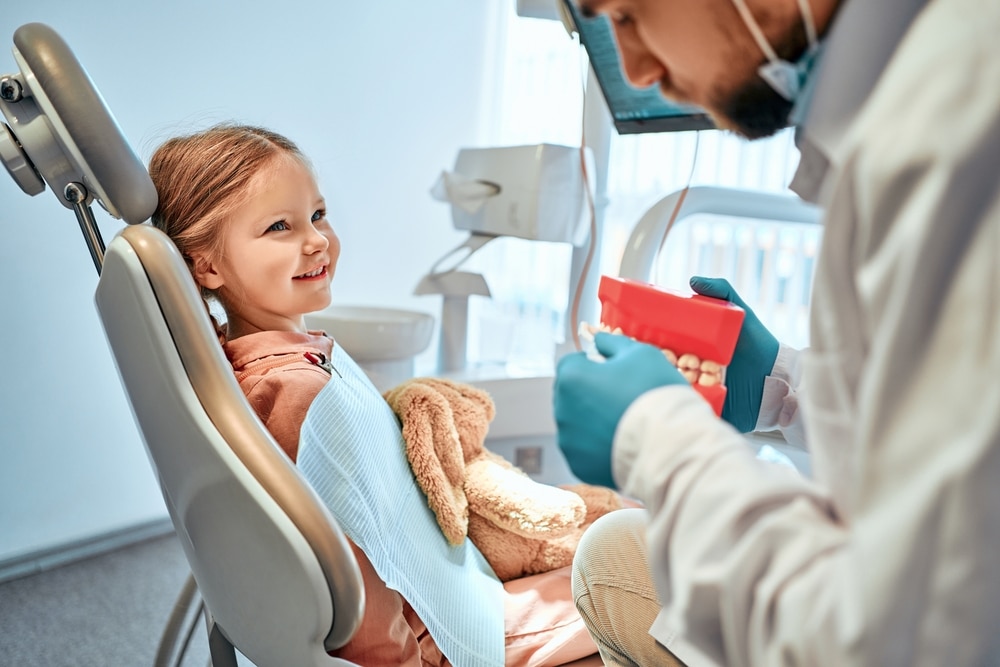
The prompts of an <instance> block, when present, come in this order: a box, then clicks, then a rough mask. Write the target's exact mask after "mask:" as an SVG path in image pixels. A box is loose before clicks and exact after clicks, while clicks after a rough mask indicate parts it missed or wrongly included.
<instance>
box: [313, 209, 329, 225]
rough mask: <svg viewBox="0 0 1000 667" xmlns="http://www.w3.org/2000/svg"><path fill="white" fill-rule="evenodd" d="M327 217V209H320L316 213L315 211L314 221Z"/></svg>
mask: <svg viewBox="0 0 1000 667" xmlns="http://www.w3.org/2000/svg"><path fill="white" fill-rule="evenodd" d="M325 217H326V211H325V210H324V209H318V210H317V211H316V212H315V213H313V216H312V221H313V222H318V221H320V220H322V219H323V218H325Z"/></svg>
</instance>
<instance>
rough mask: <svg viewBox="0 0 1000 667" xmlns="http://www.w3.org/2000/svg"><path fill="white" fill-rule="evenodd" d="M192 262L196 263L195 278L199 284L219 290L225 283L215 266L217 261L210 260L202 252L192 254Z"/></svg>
mask: <svg viewBox="0 0 1000 667" xmlns="http://www.w3.org/2000/svg"><path fill="white" fill-rule="evenodd" d="M191 262H192V263H193V264H194V272H193V273H194V279H195V282H197V283H198V284H199V285H201V286H202V287H204V288H205V289H210V290H217V289H219V288H220V287H222V285H223V282H224V281H223V279H222V274H221V273H219V271H218V269H217V268H216V266H215V263H214V262H212V261H210V260H209V259H208V257H206V256H205V255H204V254H202V253H198V254H196V255H192V256H191Z"/></svg>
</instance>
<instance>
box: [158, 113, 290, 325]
mask: <svg viewBox="0 0 1000 667" xmlns="http://www.w3.org/2000/svg"><path fill="white" fill-rule="evenodd" d="M282 156H291V157H294V158H296V159H298V160H300V161H301V162H302V163H303V164H305V165H307V166H308V165H309V161H308V160H307V159H306V157H305V156H304V155H303V154H302V152H301V151H300V150H299V148H298V146H296V145H295V144H294V143H293V142H292V141H291V140H289V139H288V138H287V137H284V136H282V135H280V134H278V133H276V132H272V131H271V130H267V129H265V128H262V127H255V126H252V125H240V124H235V123H222V124H219V125H214V126H212V127H210V128H208V129H206V130H203V131H201V132H196V133H194V134H189V135H185V136H178V137H174V138H172V139H168V140H167V141H166V142H164V143H163V144H162V145H161V146H160V147H159V148H157V149H156V151H155V152H154V153H153V156H152V158H151V159H150V161H149V175H150V177H151V178H152V179H153V184H154V185H155V186H156V194H157V196H158V198H159V204H158V205H157V207H156V211H155V212H154V213H153V216H152V218H151V222H152V224H153V225H154V226H155V227H157V228H159V229H160V230H162V231H163V232H165V233H166V234H167V236H169V237H170V238H171V239H172V240H173V242H174V244H175V245H176V246H177V249H178V250H179V251H180V253H181V256H183V257H184V261H185V262H187V265H188V268H189V269H191V270H192V271H193V269H194V266H193V262H192V259H191V258H192V255H193V254H195V253H204V254H206V255H208V256H209V257H219V256H221V254H222V252H223V248H222V239H223V236H224V235H223V232H224V231H225V225H226V224H227V222H228V220H229V219H230V217H231V215H232V213H233V211H235V210H236V209H237V208H238V207H239V206H240V205H242V204H243V203H245V202H246V200H247V198H248V197H249V196H251V194H252V190H251V188H252V187H253V186H254V185H256V183H255V182H254V181H255V179H256V178H257V177H258V176H259V175H260V174H261V172H262V171H263V170H264V169H265V168H267V167H269V166H270V165H271V164H272V163H273V162H274V161H275V160H276V159H277V158H279V157H282ZM201 291H202V296H203V297H204V298H206V299H208V298H211V297H212V296H213V295H212V293H211V292H210V291H208V290H205V289H202V290H201ZM206 305H207V304H206ZM212 320H213V323H215V318H214V317H213V318H212ZM216 329H217V330H218V331H219V335H220V339H224V337H223V333H222V331H221V329H220V327H218V324H217V323H216Z"/></svg>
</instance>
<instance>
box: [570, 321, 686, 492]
mask: <svg viewBox="0 0 1000 667" xmlns="http://www.w3.org/2000/svg"><path fill="white" fill-rule="evenodd" d="M594 344H595V345H596V347H597V351H598V352H600V353H601V355H602V356H604V357H605V360H604V361H603V362H602V361H594V360H592V359H588V358H587V356H586V355H585V354H584V353H583V352H577V353H574V354H570V355H567V356H565V357H563V358H562V359H560V361H559V365H558V366H557V368H556V378H555V388H554V391H553V402H554V407H555V418H556V426H557V427H558V442H559V448H560V449H561V450H562V452H563V454H564V455H565V456H566V461H567V463H569V467H570V469H571V470H572V471H573V474H575V475H576V476H577V477H579V478H580V479H581V480H582V481H584V482H587V483H589V484H600V485H603V486H608V487H611V488H614V487H615V483H614V479H613V478H612V475H611V445H612V442H613V440H614V436H615V429H616V428H617V427H618V421H619V420H620V419H621V416H622V415H623V414H624V413H625V410H626V409H627V408H628V407H629V405H631V404H632V401H634V400H635V399H636V398H638V397H639V396H640V395H641V394H644V393H646V392H647V391H649V390H650V389H655V388H657V387H662V386H664V385H669V384H683V385H686V384H688V382H687V380H685V379H684V376H683V375H681V374H680V372H679V371H678V370H677V368H675V367H674V365H673V364H671V363H670V362H669V361H667V359H666V357H664V356H663V352H662V351H661V350H659V349H657V348H655V347H653V346H652V345H646V344H644V343H639V342H636V341H634V340H632V339H631V338H628V337H626V336H620V335H614V334H609V333H598V334H597V335H596V336H595V337H594Z"/></svg>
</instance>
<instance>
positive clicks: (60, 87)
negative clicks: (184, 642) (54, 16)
mask: <svg viewBox="0 0 1000 667" xmlns="http://www.w3.org/2000/svg"><path fill="white" fill-rule="evenodd" d="M14 57H15V60H16V62H17V65H18V67H19V68H20V71H19V72H17V73H15V74H11V75H6V76H2V77H0V109H2V111H3V115H4V118H5V121H6V123H5V124H4V125H2V126H0V159H2V161H3V163H4V166H5V167H6V169H7V171H8V173H9V174H10V175H11V177H12V178H13V179H14V180H15V182H17V184H18V185H19V186H20V187H21V189H22V190H24V192H25V193H27V194H29V195H37V194H39V193H41V192H43V191H44V190H45V188H46V185H48V186H49V187H50V188H51V189H52V191H53V192H54V193H55V194H56V197H57V198H58V199H59V200H60V202H62V204H63V205H64V206H66V207H67V208H71V209H73V211H74V213H75V214H76V217H77V220H78V222H79V224H80V228H81V230H82V231H83V235H84V238H85V240H86V243H87V245H88V247H89V249H90V254H91V257H92V258H93V260H94V264H95V267H96V268H97V271H98V273H99V274H100V280H99V282H98V287H97V293H96V297H95V300H96V305H97V309H98V311H99V314H100V319H101V321H102V323H103V326H104V329H105V332H106V334H107V339H108V342H109V345H110V348H111V351H112V354H113V357H114V359H115V363H116V365H117V367H118V372H119V375H120V376H121V380H122V384H123V385H124V388H125V391H126V394H127V396H128V400H129V402H130V404H131V407H132V411H133V414H134V416H135V419H136V422H137V424H138V426H139V430H140V432H141V434H142V438H143V441H144V444H145V447H146V451H147V453H148V455H149V460H150V463H151V464H152V467H153V470H154V472H155V474H156V477H157V480H158V481H159V484H160V488H161V491H162V493H163V499H164V501H165V503H166V506H167V510H168V512H169V514H170V518H171V520H172V522H173V525H174V528H175V530H176V533H177V536H178V538H179V540H180V543H181V545H182V547H183V550H184V553H185V556H186V557H187V561H188V563H189V565H190V567H191V571H192V574H193V580H192V581H193V582H196V584H197V591H198V594H200V597H201V601H202V604H203V605H204V615H205V619H206V625H207V632H208V642H209V652H210V654H211V661H212V664H213V665H215V666H216V667H223V666H225V667H230V666H235V665H236V664H237V661H236V652H235V651H236V650H237V649H238V650H239V651H240V653H242V654H243V655H245V656H246V657H247V658H249V659H250V660H251V661H253V663H254V664H256V665H260V666H261V667H265V666H270V665H317V666H320V665H330V666H333V665H349V664H351V663H348V662H346V661H343V660H339V659H336V658H333V657H331V656H329V655H328V651H330V650H332V649H336V648H339V647H341V646H343V645H344V644H346V643H347V641H348V640H350V638H351V637H352V636H353V634H354V632H355V631H356V629H357V627H358V625H359V624H360V621H361V617H362V614H363V609H364V590H363V588H362V582H361V574H360V571H359V569H358V566H357V563H356V561H355V560H354V557H353V554H352V552H351V549H350V546H349V544H348V542H347V540H346V538H345V537H344V535H343V533H342V532H341V530H340V528H339V527H338V524H337V522H336V520H335V519H334V518H333V516H331V514H330V513H329V511H328V510H327V509H326V507H325V506H324V505H323V504H322V503H321V502H320V501H319V499H318V498H317V496H316V495H315V493H314V492H313V491H312V489H311V488H310V487H309V486H308V485H307V484H306V483H305V482H304V481H303V480H302V478H301V477H300V476H299V474H298V472H297V471H296V469H295V468H294V466H293V465H292V464H291V463H290V462H289V461H288V459H287V458H286V457H285V456H284V454H283V453H282V452H281V450H280V448H279V447H278V445H277V444H276V443H275V442H274V440H273V439H272V438H271V436H270V434H269V433H268V432H267V430H266V429H265V428H264V426H263V424H262V423H261V422H260V421H259V419H258V418H257V416H256V414H255V413H254V412H253V410H252V409H251V407H250V406H249V404H248V403H247V401H246V399H245V398H244V396H243V393H242V391H241V390H240V388H239V386H238V385H237V383H236V380H235V378H234V376H233V373H232V369H231V367H230V365H229V363H228V361H227V360H226V358H225V355H224V354H223V351H222V348H221V346H220V345H219V344H218V341H217V339H216V337H215V333H214V330H213V328H212V326H211V324H210V321H209V318H208V315H207V313H206V311H205V307H204V304H203V302H202V300H201V297H200V295H199V293H198V290H197V288H196V286H195V284H194V281H193V280H192V279H191V277H190V274H189V272H188V270H187V267H186V266H185V263H184V261H183V259H182V258H181V257H180V254H179V253H178V251H177V249H176V248H175V247H174V245H173V243H172V242H171V241H170V240H169V239H168V238H167V237H166V236H165V235H164V234H162V233H161V232H160V231H159V230H157V229H155V228H153V227H151V226H149V225H141V224H138V223H141V222H143V221H145V220H146V219H148V218H149V216H150V215H151V214H152V212H153V211H154V209H155V207H156V192H155V189H154V188H153V184H152V182H151V181H150V179H149V175H148V173H147V172H146V170H145V167H144V166H143V165H142V163H141V162H140V161H139V160H138V158H137V157H136V156H135V154H134V153H133V151H132V150H131V148H130V147H129V145H128V143H127V141H126V140H125V138H124V136H123V135H122V133H121V131H120V130H119V128H118V125H117V123H116V121H115V120H114V118H113V117H112V115H111V113H110V111H109V110H108V109H107V107H106V106H105V104H104V101H103V99H102V98H101V96H100V93H99V92H98V91H97V89H96V88H95V87H94V85H93V83H92V82H91V80H90V78H89V76H88V75H87V73H86V71H85V70H84V69H83V67H82V66H81V65H80V64H79V62H78V61H77V60H76V58H75V57H74V55H73V53H72V52H71V51H70V49H69V47H68V46H67V45H66V43H65V42H64V41H63V40H62V39H61V38H60V37H59V35H57V34H56V33H55V31H53V30H52V29H51V28H49V27H48V26H46V25H43V24H39V23H31V24H27V25H24V26H22V27H20V28H18V29H17V31H16V32H15V33H14ZM95 200H96V201H97V202H98V203H99V204H100V205H101V206H102V207H103V208H105V209H106V210H107V211H108V213H109V214H111V215H112V216H113V217H115V218H119V219H122V220H124V221H125V222H127V223H130V224H129V226H126V227H125V228H124V229H123V230H122V231H121V232H120V233H119V234H118V235H116V236H115V238H114V239H113V240H112V242H111V244H110V246H109V247H108V248H105V247H104V243H103V241H102V239H101V235H100V231H99V229H98V227H97V225H96V222H95V220H94V216H93V212H92V209H91V204H92V202H93V201H95ZM193 599H194V585H193V583H192V584H189V585H187V586H185V588H184V590H182V593H181V597H180V599H179V600H178V607H179V608H183V607H185V606H186V605H188V604H190V603H191V601H192V600H193ZM173 620H174V619H172V622H173ZM169 625H170V624H168V626H169ZM175 630H176V627H168V629H167V633H166V634H165V636H164V642H165V643H166V641H167V640H168V639H170V640H172V639H173V636H172V634H171V633H173V632H174V631H175ZM168 635H170V636H169V637H168ZM165 648H167V649H169V646H167V647H164V646H163V645H161V656H160V657H159V658H158V660H159V659H161V658H162V657H163V655H164V653H165V651H164V649H165Z"/></svg>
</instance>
